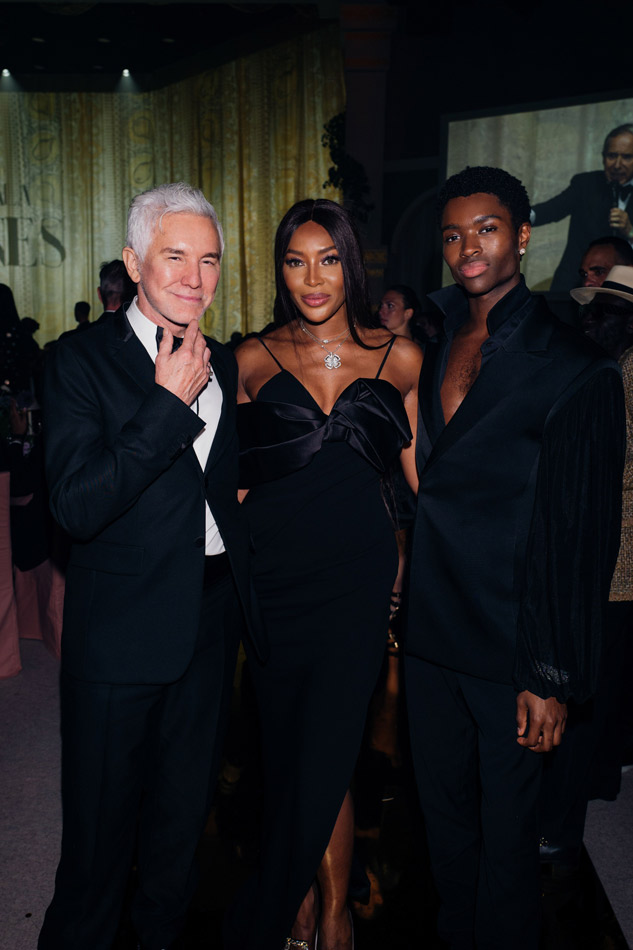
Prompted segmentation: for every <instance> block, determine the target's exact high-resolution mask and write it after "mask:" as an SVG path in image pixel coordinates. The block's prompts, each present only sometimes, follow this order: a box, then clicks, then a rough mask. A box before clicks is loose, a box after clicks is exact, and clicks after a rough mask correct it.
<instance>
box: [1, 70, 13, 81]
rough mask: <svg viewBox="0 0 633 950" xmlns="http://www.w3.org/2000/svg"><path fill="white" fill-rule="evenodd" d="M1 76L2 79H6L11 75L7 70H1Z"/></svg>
mask: <svg viewBox="0 0 633 950" xmlns="http://www.w3.org/2000/svg"><path fill="white" fill-rule="evenodd" d="M2 75H3V76H4V78H5V79H6V78H7V77H8V76H10V75H11V73H10V72H9V70H8V69H3V70H2Z"/></svg>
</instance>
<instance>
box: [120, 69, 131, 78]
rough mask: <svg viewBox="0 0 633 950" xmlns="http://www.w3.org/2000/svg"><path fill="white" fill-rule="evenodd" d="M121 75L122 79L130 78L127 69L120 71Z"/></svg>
mask: <svg viewBox="0 0 633 950" xmlns="http://www.w3.org/2000/svg"><path fill="white" fill-rule="evenodd" d="M121 75H122V76H123V78H124V79H129V78H130V70H129V69H122V70H121Z"/></svg>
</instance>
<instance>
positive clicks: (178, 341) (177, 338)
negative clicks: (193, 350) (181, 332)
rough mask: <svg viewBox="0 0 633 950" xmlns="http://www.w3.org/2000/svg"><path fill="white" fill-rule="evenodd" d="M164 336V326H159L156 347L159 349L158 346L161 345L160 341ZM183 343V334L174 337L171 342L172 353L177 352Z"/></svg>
mask: <svg viewBox="0 0 633 950" xmlns="http://www.w3.org/2000/svg"><path fill="white" fill-rule="evenodd" d="M162 338H163V328H162V327H158V328H157V330H156V349H158V347H159V346H160V341H161V340H162ZM181 345H182V337H181V336H175V337H173V339H172V343H171V351H172V353H175V352H176V350H177V349H178V347H179V346H181Z"/></svg>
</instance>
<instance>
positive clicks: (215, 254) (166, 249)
mask: <svg viewBox="0 0 633 950" xmlns="http://www.w3.org/2000/svg"><path fill="white" fill-rule="evenodd" d="M186 253H187V252H186V251H185V250H184V249H183V248H182V247H164V248H163V249H162V250H161V254H186ZM219 256H220V252H219V251H209V252H208V253H207V254H203V255H202V256H201V258H200V260H202V259H203V258H205V257H216V258H218V257H219Z"/></svg>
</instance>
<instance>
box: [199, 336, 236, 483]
mask: <svg viewBox="0 0 633 950" xmlns="http://www.w3.org/2000/svg"><path fill="white" fill-rule="evenodd" d="M208 342H209V346H210V348H211V365H212V367H213V372H214V374H215V378H216V379H217V381H218V385H219V387H220V389H221V390H222V409H221V411H220V419H219V421H218V427H217V429H216V430H215V435H214V437H213V442H212V443H211V448H210V449H209V454H208V456H207V461H206V464H205V466H204V470H205V472H209V471H210V470H211V469H212V468H213V467H214V465H217V463H218V461H219V460H220V458H221V457H222V451H223V448H224V445H225V443H226V440H227V435H228V434H229V432H230V422H229V420H230V418H231V417H232V415H233V412H234V408H235V407H234V406H233V405H232V404H231V403H232V402H233V403H234V402H235V400H236V396H235V393H234V392H233V389H232V386H231V382H230V377H229V374H228V372H227V367H226V364H225V362H224V360H223V359H222V354H221V352H219V351H218V349H217V348H216V347H215V346H214V345H213V340H211V341H208Z"/></svg>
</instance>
